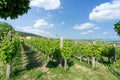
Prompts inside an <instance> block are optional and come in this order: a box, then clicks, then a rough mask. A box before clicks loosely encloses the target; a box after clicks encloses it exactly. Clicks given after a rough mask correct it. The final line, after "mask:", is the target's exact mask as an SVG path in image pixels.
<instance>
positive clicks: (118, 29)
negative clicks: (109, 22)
mask: <svg viewBox="0 0 120 80" xmlns="http://www.w3.org/2000/svg"><path fill="white" fill-rule="evenodd" d="M114 26H115V27H114V30H115V32H117V34H118V35H119V36H120V21H119V22H117V23H116V24H114Z"/></svg>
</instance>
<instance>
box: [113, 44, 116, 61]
mask: <svg viewBox="0 0 120 80" xmlns="http://www.w3.org/2000/svg"><path fill="white" fill-rule="evenodd" d="M113 47H114V56H113V59H114V62H115V61H116V44H113Z"/></svg>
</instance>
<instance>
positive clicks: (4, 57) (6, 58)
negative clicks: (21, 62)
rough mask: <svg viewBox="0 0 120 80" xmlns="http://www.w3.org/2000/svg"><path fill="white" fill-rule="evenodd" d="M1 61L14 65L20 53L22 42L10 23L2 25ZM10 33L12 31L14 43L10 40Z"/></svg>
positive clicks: (0, 30)
mask: <svg viewBox="0 0 120 80" xmlns="http://www.w3.org/2000/svg"><path fill="white" fill-rule="evenodd" d="M0 28H1V29H0V32H1V33H0V37H1V42H0V60H1V61H3V62H4V63H12V60H13V59H14V57H15V56H16V54H18V53H20V47H19V46H20V40H19V38H18V36H17V35H16V34H15V33H14V30H13V28H12V27H11V26H10V25H9V24H8V23H0ZM9 31H12V36H11V37H12V41H10V40H9V37H10V35H9V33H8V32H9Z"/></svg>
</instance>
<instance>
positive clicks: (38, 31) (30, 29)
mask: <svg viewBox="0 0 120 80" xmlns="http://www.w3.org/2000/svg"><path fill="white" fill-rule="evenodd" d="M16 30H17V31H22V32H27V33H33V34H37V35H41V36H48V35H49V34H50V33H49V32H46V31H45V30H41V29H36V28H33V27H29V26H26V27H16Z"/></svg>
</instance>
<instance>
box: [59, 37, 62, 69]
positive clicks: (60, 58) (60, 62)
mask: <svg viewBox="0 0 120 80" xmlns="http://www.w3.org/2000/svg"><path fill="white" fill-rule="evenodd" d="M62 48H63V38H62V37H61V38H60V49H62ZM59 66H60V67H61V66H62V56H61V54H60V56H59Z"/></svg>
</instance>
